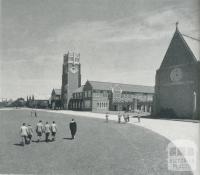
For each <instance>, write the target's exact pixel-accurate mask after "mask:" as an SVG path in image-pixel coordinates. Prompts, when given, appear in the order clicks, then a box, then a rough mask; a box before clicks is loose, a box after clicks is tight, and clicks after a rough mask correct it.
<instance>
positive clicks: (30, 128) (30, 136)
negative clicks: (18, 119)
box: [27, 124, 33, 144]
mask: <svg viewBox="0 0 200 175" xmlns="http://www.w3.org/2000/svg"><path fill="white" fill-rule="evenodd" d="M27 129H28V132H27V134H28V143H29V144H30V143H31V140H32V136H33V128H32V126H31V125H30V124H28V127H27Z"/></svg>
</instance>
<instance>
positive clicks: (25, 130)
mask: <svg viewBox="0 0 200 175" xmlns="http://www.w3.org/2000/svg"><path fill="white" fill-rule="evenodd" d="M69 129H70V131H71V139H74V138H75V134H76V131H77V124H76V122H75V120H74V119H72V120H71V122H70V123H69ZM35 131H36V134H37V141H36V142H40V141H41V138H42V135H43V133H44V134H45V141H46V142H49V141H55V140H56V133H57V125H56V123H55V121H53V122H52V124H49V122H46V124H45V125H43V123H42V120H40V121H39V122H38V123H37V124H36V129H35ZM20 135H21V139H22V140H21V145H22V146H24V145H25V144H30V143H31V141H32V137H33V128H32V126H31V125H30V124H28V125H26V123H23V124H22V126H21V127H20ZM50 135H51V137H52V138H51V140H50V139H49V137H50Z"/></svg>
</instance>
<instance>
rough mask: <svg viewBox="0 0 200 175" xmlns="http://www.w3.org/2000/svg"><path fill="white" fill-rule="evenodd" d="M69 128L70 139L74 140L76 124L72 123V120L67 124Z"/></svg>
mask: <svg viewBox="0 0 200 175" xmlns="http://www.w3.org/2000/svg"><path fill="white" fill-rule="evenodd" d="M69 128H70V131H71V136H72V139H74V137H75V134H76V131H77V124H76V122H75V121H74V119H72V121H71V122H70V123H69Z"/></svg>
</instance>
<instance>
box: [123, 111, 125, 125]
mask: <svg viewBox="0 0 200 175" xmlns="http://www.w3.org/2000/svg"><path fill="white" fill-rule="evenodd" d="M123 118H124V122H125V123H126V114H125V113H124V114H123Z"/></svg>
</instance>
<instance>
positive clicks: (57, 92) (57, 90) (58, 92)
mask: <svg viewBox="0 0 200 175" xmlns="http://www.w3.org/2000/svg"><path fill="white" fill-rule="evenodd" d="M53 90H54V92H55V94H56V95H61V89H53Z"/></svg>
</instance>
